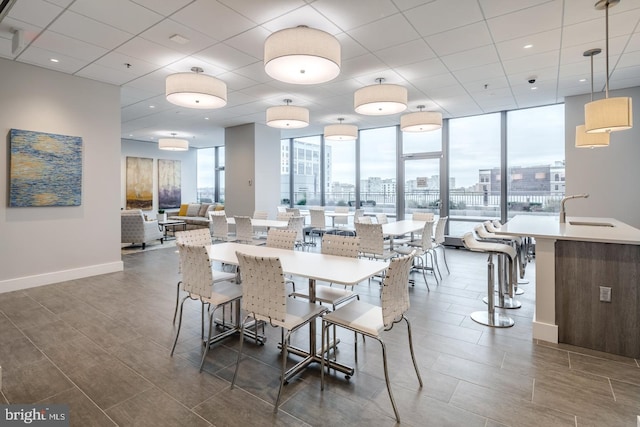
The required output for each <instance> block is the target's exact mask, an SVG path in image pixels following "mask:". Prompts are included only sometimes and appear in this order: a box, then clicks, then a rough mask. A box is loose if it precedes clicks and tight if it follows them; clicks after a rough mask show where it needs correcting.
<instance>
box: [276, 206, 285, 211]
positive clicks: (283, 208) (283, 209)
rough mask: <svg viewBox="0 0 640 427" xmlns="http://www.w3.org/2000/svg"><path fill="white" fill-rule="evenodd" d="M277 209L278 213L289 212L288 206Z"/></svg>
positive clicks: (277, 207)
mask: <svg viewBox="0 0 640 427" xmlns="http://www.w3.org/2000/svg"><path fill="white" fill-rule="evenodd" d="M276 209H277V210H278V212H286V211H287V208H286V206H276Z"/></svg>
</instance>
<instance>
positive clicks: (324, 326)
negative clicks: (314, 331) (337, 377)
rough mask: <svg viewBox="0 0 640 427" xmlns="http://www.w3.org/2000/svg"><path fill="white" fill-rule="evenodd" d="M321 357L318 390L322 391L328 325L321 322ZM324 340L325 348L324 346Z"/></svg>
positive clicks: (327, 344) (327, 343)
mask: <svg viewBox="0 0 640 427" xmlns="http://www.w3.org/2000/svg"><path fill="white" fill-rule="evenodd" d="M321 336H322V349H321V351H322V353H321V354H322V357H321V358H320V390H324V361H325V357H324V351H325V349H326V348H327V347H328V346H329V325H328V324H327V322H326V321H324V320H323V321H322V334H321ZM325 340H326V346H325Z"/></svg>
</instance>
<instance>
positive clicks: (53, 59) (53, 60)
mask: <svg viewBox="0 0 640 427" xmlns="http://www.w3.org/2000/svg"><path fill="white" fill-rule="evenodd" d="M49 61H51V62H60V61H59V60H57V59H56V58H51V59H50V60H49Z"/></svg>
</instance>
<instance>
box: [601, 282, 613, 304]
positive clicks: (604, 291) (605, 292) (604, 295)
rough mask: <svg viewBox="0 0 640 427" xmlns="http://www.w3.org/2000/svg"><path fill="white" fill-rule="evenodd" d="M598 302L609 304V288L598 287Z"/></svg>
mask: <svg viewBox="0 0 640 427" xmlns="http://www.w3.org/2000/svg"><path fill="white" fill-rule="evenodd" d="M600 302H611V288H610V287H607V286H600Z"/></svg>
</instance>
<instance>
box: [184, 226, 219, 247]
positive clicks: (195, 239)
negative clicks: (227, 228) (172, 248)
mask: <svg viewBox="0 0 640 427" xmlns="http://www.w3.org/2000/svg"><path fill="white" fill-rule="evenodd" d="M176 243H179V244H182V245H189V246H209V245H210V244H211V232H210V231H209V229H208V228H196V229H195V230H187V231H176Z"/></svg>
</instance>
